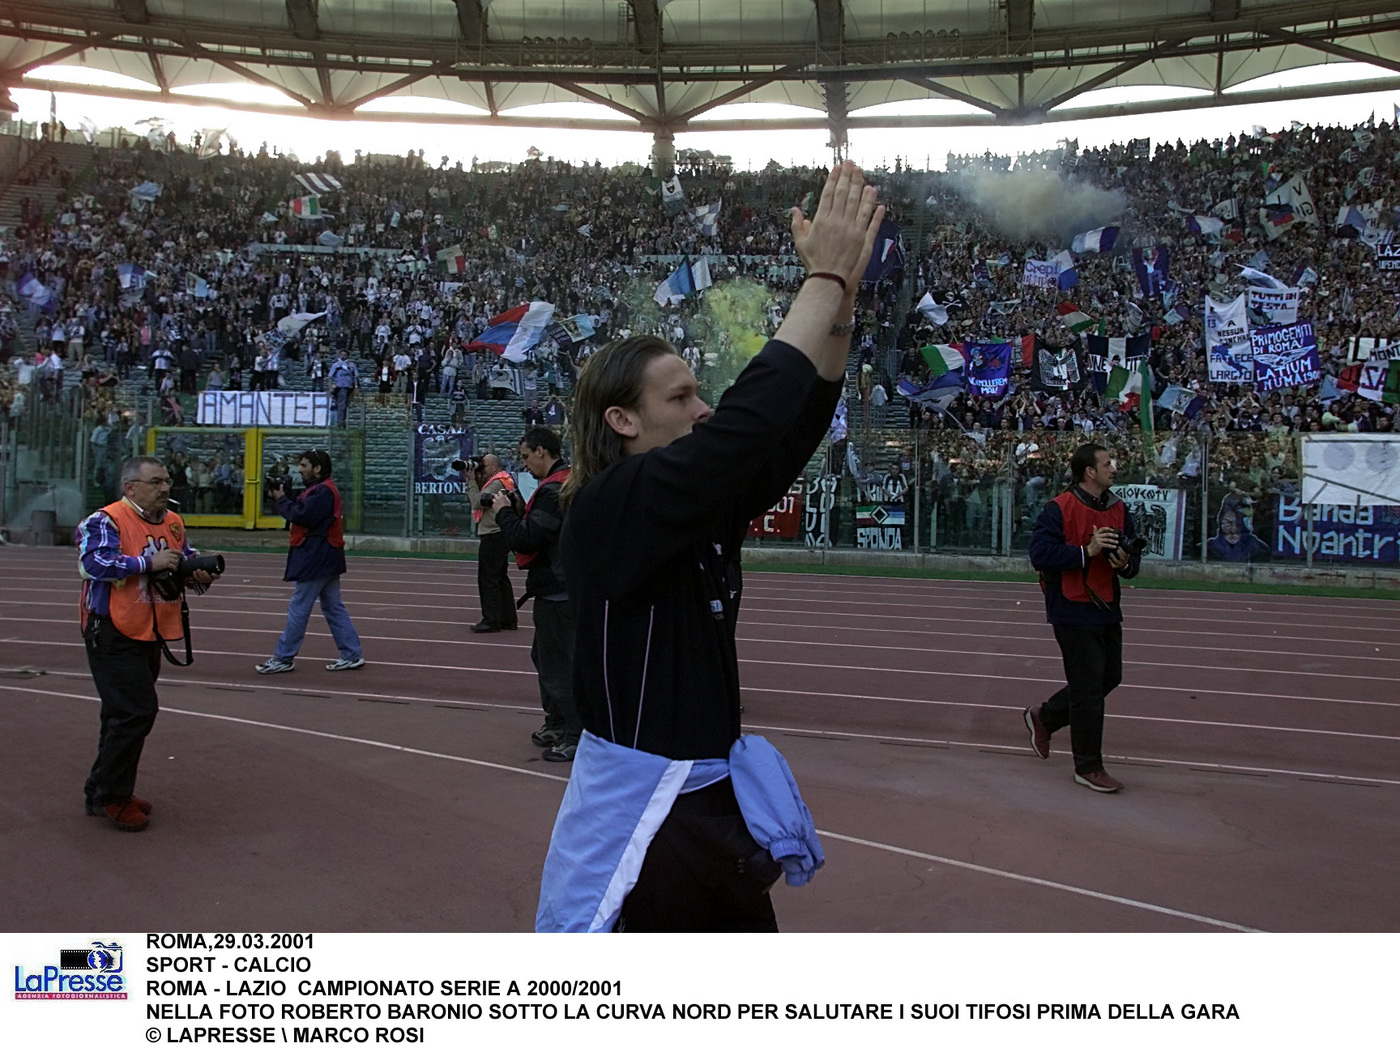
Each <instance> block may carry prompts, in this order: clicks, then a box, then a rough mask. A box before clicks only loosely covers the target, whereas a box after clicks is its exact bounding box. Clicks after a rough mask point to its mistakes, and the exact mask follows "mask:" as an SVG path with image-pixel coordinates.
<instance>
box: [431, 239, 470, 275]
mask: <svg viewBox="0 0 1400 1052" xmlns="http://www.w3.org/2000/svg"><path fill="white" fill-rule="evenodd" d="M437 260H438V262H439V263H441V264H442V265H443V266H444V267H445V268H446V269H447V273H449V274H461V273H462V272H463V271H465V270H466V269H467V257H466V256H465V255H464V254H463V253H462V246H461V245H460V244H458V245H448V246H447V247H446V248H444V249H439V250H438V253H437Z"/></svg>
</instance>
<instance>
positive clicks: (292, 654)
mask: <svg viewBox="0 0 1400 1052" xmlns="http://www.w3.org/2000/svg"><path fill="white" fill-rule="evenodd" d="M299 468H300V470H301V481H302V483H303V484H304V485H305V486H306V489H304V490H302V492H301V495H300V496H299V497H297V498H296V499H295V500H293V499H292V498H291V497H290V496H289V495H288V494H287V493H286V486H284V485H282V484H281V480H279V481H278V482H277V483H274V484H273V485H272V486H271V488H270V489H269V490H268V495H269V496H271V497H272V499H273V500H274V501H276V502H277V503H276V507H277V514H278V515H281V516H282V518H284V519H286V520H287V521H288V522H289V523H291V526H292V529H291V538H290V540H291V550H290V551H289V552H288V553H287V572H286V573H285V574H283V577H282V579H283V580H285V581H294V582H295V583H296V587H295V588H294V589H292V599H291V602H290V603H289V604H288V605H287V627H286V628H285V629H283V631H282V636H281V638H279V639H278V640H277V650H276V652H275V653H274V654H273V655H272V657H270V658H268V659H267V660H266V661H264V662H263V663H262V664H261V665H258V666H257V670H258V671H259V672H260V673H262V674H263V675H265V676H270V675H272V674H274V673H277V672H290V671H292V662H293V660H295V658H296V656H297V652H298V651H299V650H301V641H302V640H303V639H304V638H305V637H306V622H307V621H308V620H309V619H310V617H311V607H312V604H314V603H315V602H316V600H317V599H319V600H320V601H321V613H323V614H325V615H326V624H327V626H329V628H330V630H331V638H332V639H334V640H335V645H336V648H337V649H338V650H339V651H340V658H339V659H338V660H336V661H332V662H331V663H330V664H329V665H327V666H326V668H327V669H329V670H330V671H332V672H343V671H345V670H347V669H355V668H364V666H365V659H364V657H363V656H361V654H360V636H359V633H357V632H356V631H355V625H354V623H353V622H352V621H351V620H350V613H349V611H347V610H346V609H345V604H344V603H343V602H342V601H341V598H340V575H341V574H343V573H344V572H345V528H344V515H343V514H342V512H341V506H340V490H338V489H337V488H336V485H335V482H334V481H333V480H332V479H331V458H330V454H328V453H327V452H326V451H325V450H324V449H308V450H307V451H306V452H305V453H303V454H302V455H301V461H300V464H299Z"/></svg>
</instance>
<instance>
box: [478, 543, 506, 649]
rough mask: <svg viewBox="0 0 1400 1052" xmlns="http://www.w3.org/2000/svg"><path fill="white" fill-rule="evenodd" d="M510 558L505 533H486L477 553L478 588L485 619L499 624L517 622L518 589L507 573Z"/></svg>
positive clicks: (498, 625) (490, 622)
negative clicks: (503, 534) (514, 587)
mask: <svg viewBox="0 0 1400 1052" xmlns="http://www.w3.org/2000/svg"><path fill="white" fill-rule="evenodd" d="M509 559H510V549H509V548H508V547H506V539H505V537H503V536H502V535H501V534H500V533H487V534H484V535H483V536H482V538H481V546H480V548H478V549H477V553H476V590H477V592H478V594H479V595H480V596H481V619H482V620H483V621H485V622H486V623H487V624H488V625H495V626H496V627H497V628H504V627H506V626H507V625H513V624H515V623H516V618H515V591H514V589H512V588H511V586H510V576H509V575H508V574H507V573H506V566H507V563H508V561H509Z"/></svg>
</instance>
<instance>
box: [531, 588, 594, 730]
mask: <svg viewBox="0 0 1400 1052" xmlns="http://www.w3.org/2000/svg"><path fill="white" fill-rule="evenodd" d="M530 660H531V661H533V662H534V663H535V673H536V675H537V676H538V677H539V681H540V707H541V708H543V709H544V722H545V726H546V727H549V728H551V729H555V730H562V731H563V732H564V744H565V745H577V744H578V740H579V738H580V737H581V736H582V735H583V723H582V721H581V720H580V719H579V715H578V706H576V705H575V704H574V614H573V610H572V609H571V608H570V607H569V601H568V600H567V599H564V600H561V601H558V602H552V601H550V600H548V599H538V598H537V599H536V600H535V639H534V642H532V643H531V644H530Z"/></svg>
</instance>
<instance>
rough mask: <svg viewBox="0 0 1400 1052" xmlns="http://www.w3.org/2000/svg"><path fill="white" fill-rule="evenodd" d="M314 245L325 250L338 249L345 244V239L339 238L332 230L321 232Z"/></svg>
mask: <svg viewBox="0 0 1400 1052" xmlns="http://www.w3.org/2000/svg"><path fill="white" fill-rule="evenodd" d="M316 244H318V245H324V246H325V247H326V248H339V247H340V246H341V245H343V244H345V238H343V237H341V236H340V235H339V234H337V233H336V232H335V231H333V230H322V231H321V233H320V235H319V236H318V237H317V238H316Z"/></svg>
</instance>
